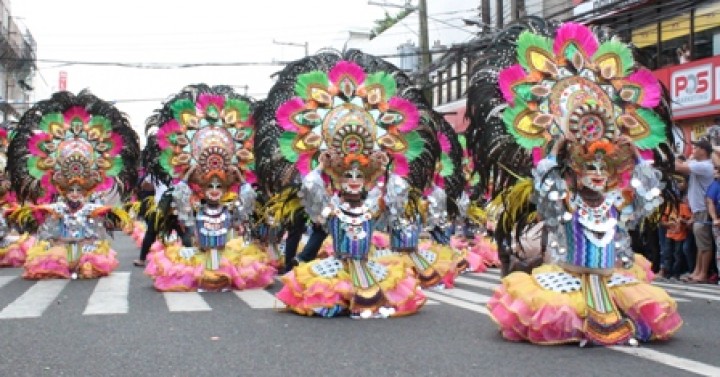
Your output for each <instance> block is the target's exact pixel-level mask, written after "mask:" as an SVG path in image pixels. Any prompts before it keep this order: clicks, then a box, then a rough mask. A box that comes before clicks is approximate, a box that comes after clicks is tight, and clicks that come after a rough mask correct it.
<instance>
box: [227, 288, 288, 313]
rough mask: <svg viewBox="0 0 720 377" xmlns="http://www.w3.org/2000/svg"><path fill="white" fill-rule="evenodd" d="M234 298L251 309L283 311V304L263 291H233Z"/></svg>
mask: <svg viewBox="0 0 720 377" xmlns="http://www.w3.org/2000/svg"><path fill="white" fill-rule="evenodd" d="M233 292H234V293H235V295H236V296H238V297H239V298H240V299H241V300H243V301H245V303H246V304H248V306H250V307H251V308H252V309H283V308H285V304H283V303H282V301H280V300H278V299H276V298H275V296H274V295H273V294H272V293H269V292H268V291H265V290H263V289H248V290H244V291H233Z"/></svg>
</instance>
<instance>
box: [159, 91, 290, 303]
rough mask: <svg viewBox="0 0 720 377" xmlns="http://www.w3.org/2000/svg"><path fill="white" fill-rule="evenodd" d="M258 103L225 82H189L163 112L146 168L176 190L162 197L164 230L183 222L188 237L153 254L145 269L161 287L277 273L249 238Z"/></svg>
mask: <svg viewBox="0 0 720 377" xmlns="http://www.w3.org/2000/svg"><path fill="white" fill-rule="evenodd" d="M254 106H255V103H254V102H253V101H251V100H250V99H249V98H247V97H245V96H241V95H239V94H236V93H235V92H234V91H233V90H232V88H230V87H227V86H215V87H209V86H207V85H204V84H199V85H191V86H188V87H186V88H185V89H183V91H182V92H180V93H179V94H177V95H176V96H175V97H174V98H172V99H171V100H170V101H168V102H167V103H166V104H165V105H164V107H163V108H162V109H161V110H160V112H159V119H158V122H157V123H158V127H159V128H158V130H157V134H156V138H157V146H158V147H159V148H155V149H153V150H156V151H158V152H159V153H158V155H157V156H156V158H152V159H150V160H151V161H153V163H151V165H150V166H148V171H149V172H151V173H152V174H155V176H156V177H160V179H165V180H166V183H167V184H168V185H169V186H171V187H172V190H169V191H168V192H166V194H165V195H166V196H167V198H168V200H165V201H163V200H162V199H161V201H160V204H159V205H158V211H159V212H160V213H161V216H160V217H161V218H160V219H159V220H158V221H159V222H160V224H161V225H160V229H159V230H160V233H161V234H167V233H168V231H169V229H171V228H173V227H177V228H178V229H181V230H184V231H185V232H186V233H187V236H188V237H187V238H186V239H185V242H184V244H180V243H174V244H166V245H165V246H164V247H162V248H154V249H155V250H154V251H153V252H152V253H151V254H150V255H149V256H148V264H147V267H146V269H145V273H146V274H148V275H149V276H150V277H151V278H152V279H153V281H154V285H155V288H156V289H157V290H159V291H195V290H203V291H225V290H229V289H248V288H261V287H266V286H267V285H269V284H271V283H272V280H273V276H274V275H275V273H276V270H275V268H274V267H272V266H271V265H270V260H269V257H268V255H267V253H266V252H265V251H264V250H263V249H262V248H260V247H259V246H258V245H257V244H256V243H253V242H251V241H250V237H249V234H250V231H249V227H250V214H251V213H252V211H253V208H254V202H255V191H254V189H253V188H252V186H251V183H253V182H254V181H255V175H254V173H253V170H252V167H253V165H254V154H253V135H254V132H255V130H254V123H253V118H252V116H251V114H252V111H253V107H254Z"/></svg>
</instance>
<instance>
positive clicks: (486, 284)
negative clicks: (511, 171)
mask: <svg viewBox="0 0 720 377" xmlns="http://www.w3.org/2000/svg"><path fill="white" fill-rule="evenodd" d="M132 278H133V276H132V273H131V272H127V271H117V272H114V273H113V274H112V275H110V276H108V277H104V278H101V279H98V280H96V281H94V282H93V283H94V284H95V285H94V289H92V291H91V292H90V293H89V296H87V297H79V298H78V299H79V300H81V301H82V302H86V304H84V305H85V307H84V308H82V312H81V313H82V315H83V316H99V315H123V314H128V313H130V312H131V308H130V303H131V302H133V301H132V300H131V298H132V297H133V296H134V295H161V296H162V297H163V299H164V303H165V306H164V307H163V308H162V310H167V311H168V312H174V313H183V312H209V311H212V310H213V307H212V305H211V304H210V302H214V303H217V299H213V300H208V296H207V295H210V294H208V293H199V292H165V293H159V292H155V291H153V290H150V289H147V287H146V286H141V287H138V286H137V284H135V285H134V286H133V284H131V279H132ZM135 278H137V277H135ZM21 280H22V279H21V278H20V277H19V276H7V275H2V276H0V296H2V297H6V298H8V297H9V298H8V299H6V300H3V301H0V304H2V305H4V306H0V320H8V319H21V318H38V317H41V316H43V315H44V314H45V313H47V311H48V308H49V307H51V305H52V303H53V302H55V301H58V300H59V297H60V296H61V295H62V296H72V295H88V290H83V289H79V290H76V289H73V285H74V284H73V281H71V280H41V281H36V282H29V281H23V284H13V283H14V282H17V281H21ZM499 283H500V273H499V270H497V269H490V270H488V271H486V272H483V273H467V274H463V275H462V276H459V277H457V279H456V281H455V287H454V288H452V289H429V290H425V293H426V295H427V297H428V302H427V304H428V305H431V306H441V305H449V306H454V307H458V308H462V309H466V310H471V311H474V312H478V313H482V314H487V309H486V307H485V305H486V304H487V302H488V300H490V297H491V296H492V293H493V290H494V289H495V288H496V287H497V286H498V284H499ZM655 284H656V285H657V286H659V287H662V288H663V289H665V290H666V291H667V292H668V293H669V294H670V295H671V296H672V297H673V298H675V300H676V301H678V302H681V303H682V302H690V301H693V300H706V301H720V287H718V286H711V285H703V286H700V285H687V284H683V283H671V282H657V283H655ZM13 285H14V286H15V287H13V292H12V293H5V292H4V291H6V290H10V288H11V286H13ZM18 285H22V288H20V289H19V290H18V288H17V286H18ZM279 286H280V283H279V282H276V284H275V285H273V286H271V287H269V288H267V289H253V290H245V291H233V292H232V293H227V294H220V297H221V300H223V301H225V300H231V301H237V302H238V304H241V305H243V306H244V307H247V308H250V309H253V310H279V309H283V308H284V305H283V304H282V302H280V301H278V300H277V299H276V298H275V296H274V292H275V291H277V290H278V289H279ZM215 297H217V296H215ZM85 300H86V301H85ZM136 302H137V301H136ZM231 304H232V303H231ZM74 310H77V311H80V309H77V308H75V309H74Z"/></svg>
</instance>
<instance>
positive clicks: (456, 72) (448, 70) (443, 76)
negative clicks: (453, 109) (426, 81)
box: [430, 55, 470, 107]
mask: <svg viewBox="0 0 720 377" xmlns="http://www.w3.org/2000/svg"><path fill="white" fill-rule="evenodd" d="M469 70H470V59H468V56H460V55H458V56H457V59H456V60H455V61H453V62H449V64H447V65H446V66H445V67H444V68H442V69H439V70H437V71H436V72H435V75H434V77H432V78H431V80H430V81H431V82H430V86H431V87H432V93H433V107H434V106H439V105H443V104H446V103H448V102H453V101H457V100H459V99H462V98H464V97H465V94H466V93H465V92H466V91H467V84H468V71H469Z"/></svg>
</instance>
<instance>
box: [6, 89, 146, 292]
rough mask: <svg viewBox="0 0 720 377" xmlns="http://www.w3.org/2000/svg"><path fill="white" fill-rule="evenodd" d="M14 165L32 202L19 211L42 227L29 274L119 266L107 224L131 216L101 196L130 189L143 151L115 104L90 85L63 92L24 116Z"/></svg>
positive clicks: (86, 273) (19, 185)
mask: <svg viewBox="0 0 720 377" xmlns="http://www.w3.org/2000/svg"><path fill="white" fill-rule="evenodd" d="M8 155H9V157H10V163H9V166H8V169H9V171H10V174H11V176H12V183H13V188H14V189H15V192H16V193H17V194H18V196H19V199H20V200H21V201H23V202H31V203H34V204H29V205H26V206H24V207H22V208H20V209H18V210H17V211H15V213H13V214H12V217H13V218H14V219H15V220H16V221H18V222H19V223H20V224H21V225H23V224H31V223H34V224H36V225H37V226H38V233H37V236H38V238H39V240H40V242H38V243H37V244H36V245H35V246H33V247H32V248H31V249H30V250H29V251H28V256H27V260H26V262H25V266H24V267H25V272H24V273H23V277H24V278H26V279H47V278H70V277H72V278H83V279H89V278H98V277H101V276H107V275H109V274H110V273H111V272H112V271H113V270H114V269H115V268H116V267H117V265H118V261H117V258H116V253H115V251H114V250H112V249H111V248H110V242H109V240H108V234H107V230H108V229H110V230H114V229H116V228H118V227H120V226H122V225H126V224H127V223H128V221H129V218H128V216H127V213H126V212H125V211H124V210H122V209H121V208H112V207H109V206H106V205H104V204H103V203H102V202H101V199H100V198H102V197H104V196H105V192H108V191H111V190H114V191H116V192H119V193H120V194H123V195H124V194H126V193H129V191H130V190H131V188H132V187H133V186H134V184H135V180H136V179H137V176H136V173H137V172H136V166H135V164H136V162H137V160H138V157H139V145H138V140H137V135H136V134H135V132H134V131H133V130H132V128H131V127H130V124H129V122H128V120H127V119H126V118H125V117H124V116H123V115H122V114H121V113H120V112H119V111H118V110H117V109H116V108H115V107H114V106H112V105H111V104H110V103H108V102H105V101H103V100H101V99H99V98H97V97H96V96H94V95H92V94H91V93H89V92H87V91H83V92H81V93H80V94H78V95H77V96H75V95H74V94H72V93H69V92H58V93H55V94H54V95H53V96H52V97H51V98H50V99H49V100H45V101H40V102H39V103H38V104H36V105H35V106H33V107H32V108H30V110H28V111H27V112H26V113H25V114H24V115H23V116H22V118H21V119H20V122H19V124H18V128H17V132H16V134H15V136H14V138H13V140H12V142H11V144H10V148H9V151H8Z"/></svg>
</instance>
